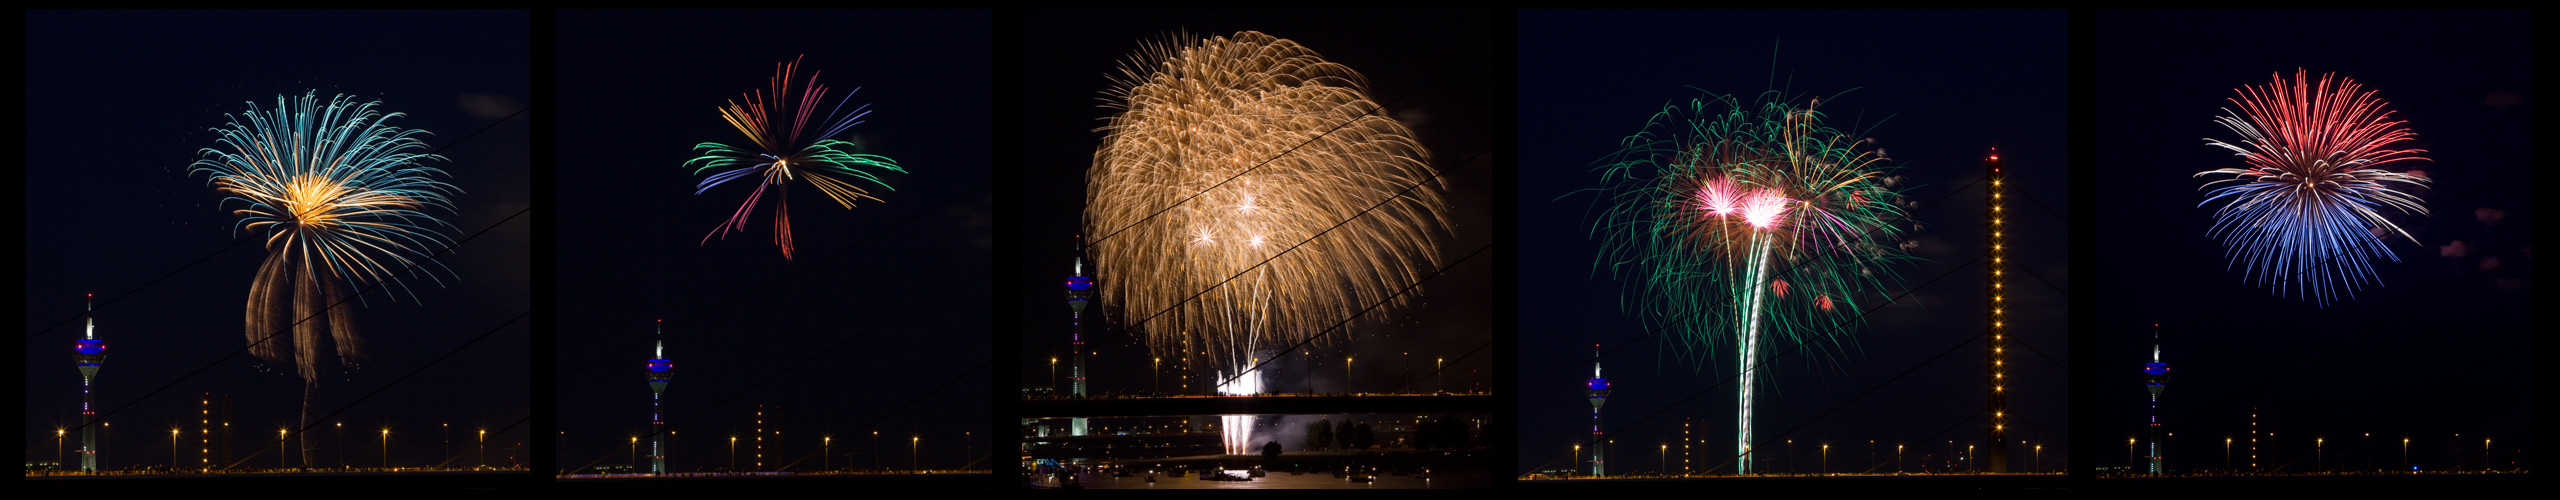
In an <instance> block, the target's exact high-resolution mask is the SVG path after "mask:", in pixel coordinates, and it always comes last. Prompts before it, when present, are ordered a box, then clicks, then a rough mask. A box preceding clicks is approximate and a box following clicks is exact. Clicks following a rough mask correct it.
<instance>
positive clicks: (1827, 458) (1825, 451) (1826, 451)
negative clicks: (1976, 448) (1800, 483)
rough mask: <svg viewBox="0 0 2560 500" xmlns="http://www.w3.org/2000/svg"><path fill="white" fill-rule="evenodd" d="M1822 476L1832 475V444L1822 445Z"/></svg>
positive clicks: (1969, 448) (1968, 447)
mask: <svg viewBox="0 0 2560 500" xmlns="http://www.w3.org/2000/svg"><path fill="white" fill-rule="evenodd" d="M1964 448H1965V450H1967V451H1966V452H1967V453H1971V450H1973V447H1972V446H1966V447H1964ZM1822 475H1825V476H1828V475H1831V444H1830V443H1823V445H1822Z"/></svg>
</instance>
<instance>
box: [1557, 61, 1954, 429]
mask: <svg viewBox="0 0 2560 500" xmlns="http://www.w3.org/2000/svg"><path fill="white" fill-rule="evenodd" d="M1821 102H1822V100H1821V99H1810V100H1797V99H1791V98H1788V97H1786V96H1785V95H1783V94H1781V93H1779V92H1774V91H1773V92H1765V93H1762V94H1760V96H1759V98H1758V100H1757V101H1756V102H1752V103H1745V102H1743V101H1740V100H1737V99H1736V98H1734V97H1732V96H1722V95H1712V94H1710V95H1708V96H1704V97H1700V98H1695V99H1690V100H1689V101H1687V102H1676V103H1673V104H1670V105H1667V106H1665V107H1664V108H1663V109H1662V111H1660V112H1658V113H1655V114H1654V115H1653V116H1652V118H1650V119H1649V121H1647V122H1646V124H1645V127H1644V129H1643V130H1642V131H1641V132H1637V133H1636V134H1635V135H1631V136H1628V137H1627V138H1625V139H1623V140H1621V141H1620V144H1619V146H1620V149H1619V150H1618V151H1616V152H1614V153H1611V154H1610V155H1609V156H1607V157H1605V158H1603V159H1602V160H1600V161H1598V162H1595V164H1596V165H1597V166H1596V167H1594V168H1593V170H1594V171H1595V172H1598V173H1600V176H1601V185H1600V186H1599V187H1597V188H1592V189H1589V190H1587V191H1592V192H1595V193H1596V194H1598V195H1599V198H1597V199H1596V200H1595V201H1594V203H1595V204H1597V208H1598V209H1599V210H1596V211H1595V214H1596V215H1595V216H1594V220H1593V221H1592V226H1591V236H1592V237H1594V238H1596V239H1599V240H1601V242H1602V245H1601V247H1602V250H1601V252H1600V253H1599V256H1598V257H1597V258H1595V259H1594V261H1593V263H1592V266H1593V271H1594V272H1595V273H1597V272H1602V271H1606V272H1607V273H1609V274H1610V276H1611V277H1613V278H1616V279H1618V280H1620V281H1622V282H1623V283H1624V285H1623V286H1622V288H1621V293H1622V295H1623V297H1624V299H1622V300H1621V301H1620V304H1621V305H1622V307H1623V308H1624V309H1625V310H1626V311H1627V312H1628V313H1629V314H1632V315H1634V316H1637V317H1639V318H1641V319H1643V320H1644V321H1646V322H1648V323H1651V325H1650V326H1652V327H1653V329H1654V330H1656V331H1659V332H1662V333H1663V334H1664V335H1663V336H1662V338H1663V339H1664V341H1663V342H1664V343H1665V344H1666V348H1667V350H1670V351H1673V352H1676V353H1679V355H1680V356H1681V357H1683V358H1684V359H1688V360H1690V361H1692V362H1693V363H1703V362H1704V361H1705V360H1707V359H1709V358H1708V356H1707V354H1709V353H1711V352H1712V351H1713V348H1714V346H1715V345H1717V344H1719V343H1721V342H1727V341H1730V342H1733V343H1734V345H1736V346H1738V347H1739V352H1738V354H1739V356H1738V359H1739V362H1740V364H1739V367H1738V370H1739V376H1738V377H1737V379H1736V381H1737V382H1736V383H1737V385H1736V387H1738V388H1739V393H1740V394H1739V401H1738V404H1737V406H1738V410H1739V414H1740V418H1739V420H1738V421H1737V435H1738V437H1739V439H1738V446H1739V449H1738V450H1737V456H1739V457H1740V458H1739V459H1738V462H1737V463H1738V465H1739V469H1738V470H1739V471H1740V473H1743V474H1749V473H1751V463H1752V454H1751V445H1752V437H1751V412H1752V402H1753V391H1754V389H1755V381H1756V379H1757V378H1758V372H1759V369H1758V367H1757V366H1756V365H1757V364H1758V363H1759V361H1760V360H1762V359H1764V358H1765V357H1766V356H1767V354H1766V353H1765V352H1763V350H1762V349H1761V346H1762V345H1764V343H1765V342H1764V341H1763V340H1762V339H1761V337H1763V336H1769V335H1774V336H1775V337H1774V340H1777V341H1779V343H1780V344H1788V345H1795V344H1801V345H1806V346H1811V347H1814V348H1816V349H1821V348H1837V347H1841V346H1845V345H1846V344H1847V343H1848V342H1849V341H1850V340H1851V339H1850V338H1849V337H1848V335H1847V334H1848V333H1849V332H1850V331H1851V330H1853V328H1851V327H1853V326H1855V324H1854V323H1855V322H1857V321H1859V320H1858V319H1857V314H1856V313H1857V311H1858V310H1859V303H1860V302H1861V301H1864V300H1868V299H1871V298H1881V297H1882V294H1883V293H1884V292H1885V291H1886V290H1885V287H1886V281H1887V280H1891V279H1895V278H1894V277H1895V274H1894V271H1893V267H1894V265H1896V264H1899V263H1901V262H1902V261H1906V260H1908V259H1910V256H1909V254H1907V253H1905V252H1904V251H1903V250H1905V247H1904V246H1903V244H1902V243H1898V242H1897V241H1896V240H1898V239H1900V237H1901V235H1903V234H1905V232H1906V231H1905V230H1904V229H1902V228H1898V227H1895V226H1894V225H1893V224H1894V222H1893V221H1895V220H1896V219H1898V218H1899V217H1901V216H1902V215H1903V211H1902V207H1901V206H1899V205H1898V203H1901V198H1902V195H1901V193H1900V192H1899V191H1897V190H1896V186H1897V185H1898V184H1899V183H1900V181H1899V180H1898V178H1896V177H1893V176H1892V175H1891V173H1892V171H1893V170H1894V169H1895V168H1896V167H1894V166H1892V165H1890V164H1889V162H1890V161H1891V160H1888V159H1886V158H1885V157H1884V154H1883V152H1882V151H1881V150H1878V149H1875V148H1873V147H1872V144H1873V140H1872V139H1860V138H1858V137H1857V136H1856V135H1855V134H1852V133H1849V132H1844V131H1841V130H1838V129H1833V128H1830V127H1828V126H1825V125H1823V123H1822V121H1823V118H1824V115H1823V113H1822V112H1821V111H1819V106H1820V105H1821ZM1701 366H1702V365H1701Z"/></svg>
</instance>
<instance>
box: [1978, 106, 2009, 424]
mask: <svg viewBox="0 0 2560 500" xmlns="http://www.w3.org/2000/svg"><path fill="white" fill-rule="evenodd" d="M1982 168H1983V169H1984V170H1987V171H1988V172H1985V174H1986V175H1988V176H1989V177H1990V178H1991V187H1990V188H1989V189H1987V190H1986V191H1987V192H1988V193H1989V196H1986V197H1984V199H1983V201H1985V202H1987V203H1989V204H1990V206H1991V211H1990V214H1991V226H1990V227H1991V235H1990V236H1989V238H1990V245H1991V272H1990V273H1989V275H1988V276H1987V278H1988V279H1989V280H1990V282H1991V283H1990V285H1991V286H1989V287H1986V290H1989V291H1990V292H1991V316H1990V322H1991V353H1990V354H1991V358H1990V359H1991V366H1990V368H1991V380H1990V382H1991V384H1990V385H1991V391H1990V396H1991V397H1990V402H1991V436H1990V439H1989V440H1987V441H1988V446H1985V447H1984V448H1985V451H1988V452H1989V455H1990V456H1989V457H1988V458H1990V461H1991V472H2008V471H2009V393H2008V391H2007V390H2006V389H2007V388H2006V386H2007V385H2008V384H2009V380H2008V377H2009V375H2008V371H2009V366H2008V365H2009V362H2008V361H2009V354H2008V346H2009V327H2008V324H2007V323H2008V315H2007V314H2003V313H2002V309H2005V308H2006V307H2007V306H2008V302H2007V301H2006V300H2005V299H2004V298H2003V296H2005V295H2007V294H2008V289H2007V288H2006V286H2005V284H2003V283H2002V281H2003V278H2005V277H2004V276H2002V274H2003V273H2004V268H2006V267H2008V255H2009V252H2008V250H2007V249H2006V248H2005V246H2004V244H2003V243H2002V241H2003V240H2005V239H2007V238H2006V237H2004V235H2003V234H2002V233H2005V232H2006V231H2007V227H2008V226H2006V225H2003V224H2001V223H2000V219H2001V217H2002V216H2003V215H2004V214H2003V213H2002V211H2001V210H2000V205H2001V204H2003V203H2005V202H2006V201H2007V200H2003V199H2001V196H2000V192H2001V191H2003V190H2006V189H2007V186H2003V185H2002V184H2003V183H2002V182H2000V181H2001V180H2002V179H2004V178H2006V177H2008V174H2006V173H2003V172H2001V171H2000V149H1999V148H1992V149H1991V158H1990V159H1988V160H1983V162H1982Z"/></svg>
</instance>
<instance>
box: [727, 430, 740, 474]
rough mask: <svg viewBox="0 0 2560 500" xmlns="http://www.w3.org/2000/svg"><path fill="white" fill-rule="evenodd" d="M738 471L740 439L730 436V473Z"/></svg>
mask: <svg viewBox="0 0 2560 500" xmlns="http://www.w3.org/2000/svg"><path fill="white" fill-rule="evenodd" d="M737 471H738V437H737V436H729V472H737Z"/></svg>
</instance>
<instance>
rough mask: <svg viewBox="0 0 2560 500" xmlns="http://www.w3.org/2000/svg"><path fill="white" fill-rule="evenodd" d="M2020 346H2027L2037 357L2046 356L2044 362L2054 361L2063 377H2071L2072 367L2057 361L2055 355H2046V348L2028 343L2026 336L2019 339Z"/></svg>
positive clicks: (2055, 366)
mask: <svg viewBox="0 0 2560 500" xmlns="http://www.w3.org/2000/svg"><path fill="white" fill-rule="evenodd" d="M2018 346H2020V347H2025V348H2027V351H2028V352H2033V353H2036V357H2039V358H2044V362H2046V363H2053V367H2054V368H2061V369H2062V377H2063V378H2065V379H2069V378H2071V367H2069V366H2064V365H2063V364H2062V362H2061V361H2055V360H2054V359H2053V356H2047V355H2045V354H2044V350H2042V349H2037V348H2036V346H2034V345H2030V344H2027V340H2026V339H2025V338H2023V337H2022V338H2019V339H2018Z"/></svg>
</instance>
